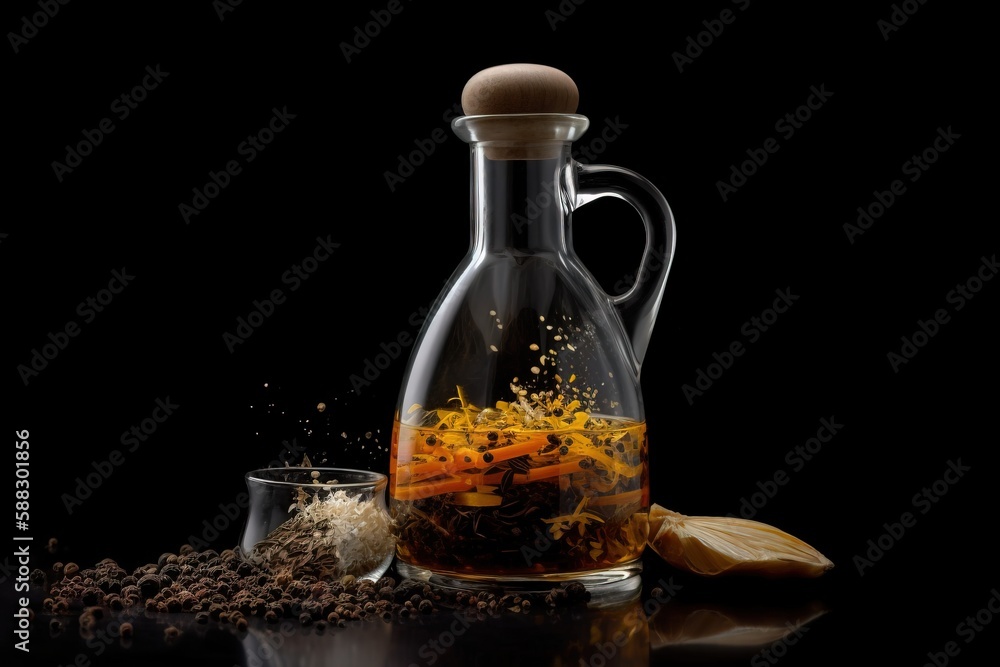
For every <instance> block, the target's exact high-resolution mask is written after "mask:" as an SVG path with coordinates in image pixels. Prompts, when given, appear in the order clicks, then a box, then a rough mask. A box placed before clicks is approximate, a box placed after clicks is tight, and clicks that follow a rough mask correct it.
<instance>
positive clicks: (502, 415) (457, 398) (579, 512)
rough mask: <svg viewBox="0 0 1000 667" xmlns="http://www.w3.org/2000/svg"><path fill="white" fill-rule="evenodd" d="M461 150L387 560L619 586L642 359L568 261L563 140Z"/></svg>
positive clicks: (632, 556) (639, 475)
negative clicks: (467, 169) (460, 248)
mask: <svg viewBox="0 0 1000 667" xmlns="http://www.w3.org/2000/svg"><path fill="white" fill-rule="evenodd" d="M483 118H485V117H483ZM579 118H581V117H575V116H574V117H569V119H567V120H565V121H562V122H565V123H567V124H569V125H572V123H574V122H577V123H578V120H577V119H579ZM584 120H585V119H584ZM546 122H549V123H551V124H553V125H554V126H558V123H559V122H560V119H546ZM470 123H471V121H470ZM584 127H585V125H584ZM475 129H476V128H475V127H473V132H474V131H475ZM570 130H572V127H571V128H570ZM460 134H461V132H460ZM570 136H571V135H570ZM470 143H471V144H472V216H471V217H472V242H471V246H470V250H469V253H468V255H467V256H466V258H465V260H464V261H463V262H462V264H461V265H460V266H459V267H458V269H457V270H456V271H455V273H454V274H453V276H452V278H451V280H450V281H449V283H448V285H447V286H446V288H445V289H444V291H443V292H442V294H441V296H440V297H439V299H438V301H437V302H436V303H435V306H434V307H433V308H432V311H431V313H430V314H429V315H428V318H427V320H426V321H425V323H424V328H423V330H422V331H421V333H420V336H419V337H418V339H417V341H416V344H415V346H414V349H413V352H412V354H411V357H410V362H409V363H410V365H409V368H408V369H407V373H406V377H405V381H404V386H403V388H402V391H401V395H400V401H399V405H398V408H397V413H396V415H395V424H394V428H393V434H392V449H391V464H390V471H389V476H390V484H389V488H390V499H391V500H390V508H391V511H392V512H393V515H394V517H395V519H396V521H397V524H398V527H399V533H398V535H399V539H398V547H397V559H398V563H399V565H400V567H401V570H402V571H403V572H404V573H406V574H410V575H416V576H419V575H424V576H425V577H426V576H436V577H437V578H438V579H455V580H460V581H462V582H463V584H467V583H468V582H474V581H481V582H484V583H488V584H489V583H505V584H517V585H524V586H529V587H530V586H531V584H532V583H537V584H539V585H540V586H547V587H551V586H552V583H553V582H554V581H559V580H577V581H581V580H582V581H585V582H586V581H589V582H595V583H613V582H616V581H622V580H625V579H629V578H631V577H633V576H634V575H635V574H637V573H638V571H639V569H640V566H639V558H640V556H641V554H642V551H643V549H644V546H645V543H646V533H647V526H646V512H647V510H648V507H649V474H648V468H649V466H648V455H649V447H648V442H647V436H646V424H645V414H644V408H643V403H642V394H641V391H640V389H639V368H640V359H639V357H638V356H637V354H636V351H635V345H634V343H635V340H634V332H630V331H629V327H628V324H627V322H626V321H625V320H623V318H622V316H621V309H620V308H619V307H618V306H617V305H616V303H615V298H614V297H610V296H609V295H607V294H606V293H605V292H604V291H603V290H602V289H601V288H600V286H599V285H598V283H597V281H596V280H595V279H594V278H593V276H592V275H591V274H590V273H589V272H588V271H587V269H586V268H585V267H584V266H583V265H582V263H581V262H580V261H579V259H578V258H577V257H576V255H575V254H574V252H573V250H572V242H571V238H572V234H571V226H570V220H571V215H570V214H571V211H572V210H573V209H574V208H575V207H576V206H577V205H579V202H580V201H581V200H582V197H581V192H583V190H582V189H581V183H580V179H579V176H580V173H581V168H582V167H581V165H579V164H577V163H576V162H575V161H574V160H573V159H572V157H571V155H570V148H571V142H570V140H569V139H565V140H559V141H549V142H541V143H540V144H539V145H537V146H534V147H529V149H528V150H523V147H522V146H520V145H516V144H515V145H511V144H507V143H497V142H491V141H477V140H475V136H473V138H472V140H471V141H470ZM602 187H603V186H602ZM671 241H672V237H671ZM661 278H662V279H665V272H664V275H663V276H662V277H661ZM662 279H661V280H660V282H659V287H658V289H659V290H660V292H662ZM653 287H654V289H656V286H655V285H654V286H653ZM644 289H645V291H647V292H648V290H649V286H646V287H645V288H644ZM633 296H635V295H633ZM642 296H643V298H642V299H638V298H636V301H641V302H642V303H644V304H645V311H644V312H646V315H648V312H647V311H648V309H649V307H650V304H649V295H648V294H643V295H642ZM658 301H659V295H658V294H657V295H655V302H656V303H655V304H653V309H654V310H655V306H656V305H658ZM639 310H643V308H639ZM640 319H641V318H640ZM643 350H644V344H643Z"/></svg>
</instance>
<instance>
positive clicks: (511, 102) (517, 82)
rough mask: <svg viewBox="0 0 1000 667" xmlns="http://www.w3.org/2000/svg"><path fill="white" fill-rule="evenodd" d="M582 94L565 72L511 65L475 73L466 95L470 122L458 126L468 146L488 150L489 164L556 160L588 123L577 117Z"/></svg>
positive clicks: (464, 102) (462, 121)
mask: <svg viewBox="0 0 1000 667" xmlns="http://www.w3.org/2000/svg"><path fill="white" fill-rule="evenodd" d="M579 101H580V94H579V91H578V90H577V87H576V83H575V82H574V81H573V79H571V78H570V77H569V76H568V75H567V74H566V73H565V72H563V71H561V70H558V69H556V68H554V67H549V66H547V65H536V64H532V63H512V64H508V65H497V66H495V67H489V68H487V69H484V70H482V71H480V72H477V73H476V74H475V75H474V76H473V77H472V78H470V79H469V80H468V82H467V83H466V84H465V88H464V89H463V90H462V110H463V111H464V112H465V114H466V116H465V117H463V118H458V119H456V120H455V121H454V123H453V127H454V128H455V131H456V132H457V133H458V134H459V136H461V137H462V138H463V140H465V141H470V140H474V141H479V142H481V143H484V144H485V153H486V157H487V158H489V159H491V160H537V159H547V158H552V157H557V156H558V155H559V154H560V150H561V142H566V141H572V140H574V139H576V138H578V137H579V135H580V134H582V133H583V132H584V131H585V130H586V128H587V125H588V124H589V122H588V121H587V119H586V118H585V117H583V116H579V115H576V109H577V105H578V104H579Z"/></svg>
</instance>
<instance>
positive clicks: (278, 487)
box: [240, 467, 396, 581]
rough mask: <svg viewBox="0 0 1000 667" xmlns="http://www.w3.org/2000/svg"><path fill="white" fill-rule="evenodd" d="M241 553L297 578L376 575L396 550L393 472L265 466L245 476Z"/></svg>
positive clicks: (373, 578) (334, 578)
mask: <svg viewBox="0 0 1000 667" xmlns="http://www.w3.org/2000/svg"><path fill="white" fill-rule="evenodd" d="M245 479H246V483H247V488H248V489H249V491H250V507H249V514H248V516H247V522H246V525H245V526H244V528H243V534H242V536H241V537H240V551H241V555H242V557H243V558H244V559H245V560H247V561H248V562H250V563H253V564H255V565H258V566H260V567H264V568H266V569H268V570H270V571H271V572H273V573H278V574H280V573H282V572H287V573H288V574H289V575H291V576H292V578H294V579H298V578H300V577H302V576H306V575H313V576H316V577H317V578H319V579H321V580H324V581H335V580H340V579H342V578H344V577H345V576H348V575H350V576H353V577H355V578H356V579H367V580H370V581H377V580H378V579H379V578H380V577H382V576H383V575H384V574H385V572H386V571H387V570H388V569H389V566H390V565H391V563H392V559H393V556H394V555H395V551H396V538H395V531H394V525H393V521H392V519H391V518H390V516H389V513H388V510H387V508H386V486H387V483H388V478H387V476H386V475H384V474H382V473H378V472H372V471H368V470H350V469H344V468H307V467H288V468H263V469H259V470H252V471H250V472H248V473H247V474H246V475H245Z"/></svg>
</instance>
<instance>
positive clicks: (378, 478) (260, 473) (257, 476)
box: [243, 466, 389, 489]
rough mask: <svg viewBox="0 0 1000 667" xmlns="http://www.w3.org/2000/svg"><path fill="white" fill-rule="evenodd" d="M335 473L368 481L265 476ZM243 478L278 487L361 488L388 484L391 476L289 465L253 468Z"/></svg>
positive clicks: (354, 469)
mask: <svg viewBox="0 0 1000 667" xmlns="http://www.w3.org/2000/svg"><path fill="white" fill-rule="evenodd" d="M314 471H315V472H319V473H333V474H344V475H356V476H360V477H367V478H368V479H367V480H366V481H361V482H336V483H334V482H318V483H313V482H312V481H309V482H305V481H303V482H288V481H284V480H278V479H268V478H266V477H264V475H265V474H267V473H279V472H284V473H287V472H290V473H312V472H314ZM243 478H244V479H245V480H246V481H247V482H257V483H260V484H267V485H270V486H277V487H302V486H307V487H314V488H317V489H361V488H377V487H379V486H380V485H384V484H387V483H388V481H389V476H388V475H386V474H385V473H381V472H376V471H374V470H362V469H359V468H324V467H321V466H320V467H316V466H312V467H307V466H288V467H286V468H257V469H256V470H251V471H249V472H247V473H246V474H244V475H243Z"/></svg>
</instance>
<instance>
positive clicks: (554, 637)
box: [31, 558, 836, 667]
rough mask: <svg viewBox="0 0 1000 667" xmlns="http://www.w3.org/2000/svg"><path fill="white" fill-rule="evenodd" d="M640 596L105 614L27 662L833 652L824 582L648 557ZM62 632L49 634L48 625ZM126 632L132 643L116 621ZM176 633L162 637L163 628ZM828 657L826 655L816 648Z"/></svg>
mask: <svg viewBox="0 0 1000 667" xmlns="http://www.w3.org/2000/svg"><path fill="white" fill-rule="evenodd" d="M643 580H644V588H643V590H642V593H641V595H640V597H638V598H636V599H634V600H632V601H630V602H627V603H623V604H620V605H615V606H611V607H604V608H591V607H584V606H577V607H563V608H542V609H538V608H533V609H532V610H530V611H529V612H522V613H513V612H506V613H503V614H500V615H497V616H489V615H483V614H476V613H474V612H471V611H468V610H466V609H456V608H447V607H441V608H440V609H439V610H438V611H437V612H435V613H431V614H417V615H415V616H412V617H409V618H393V619H391V620H383V619H381V618H375V617H371V618H369V619H367V620H362V621H353V622H348V623H347V624H346V625H345V627H336V626H330V625H328V626H326V627H322V626H316V625H314V626H307V627H304V626H302V625H301V624H300V623H298V622H297V621H295V620H291V619H285V620H282V621H281V622H279V623H276V624H266V623H265V622H264V621H263V620H262V619H259V618H252V617H251V618H250V619H249V621H250V625H249V627H248V628H247V629H246V630H245V631H240V630H237V629H236V628H235V627H233V626H232V625H231V624H227V623H221V622H216V621H209V622H208V623H206V624H199V623H196V622H195V620H194V616H193V615H192V614H159V613H152V612H146V611H144V610H138V611H133V612H116V613H110V614H109V615H108V616H106V617H105V618H104V619H102V620H101V621H100V622H99V623H98V624H97V625H95V626H94V627H92V628H90V629H84V628H81V626H80V624H79V620H78V618H76V617H53V616H51V615H46V614H41V615H39V616H38V617H37V618H36V619H35V623H34V626H33V628H32V633H33V635H32V636H33V638H34V640H35V641H33V651H32V654H31V662H32V663H34V664H44V665H70V664H76V665H84V664H101V665H105V664H107V665H112V664H113V665H117V664H129V665H132V664H136V665H138V664H143V665H146V664H149V665H201V664H205V665H240V666H246V667H265V666H267V667H279V666H280V667H285V666H289V665H296V666H301V667H308V666H313V665H315V666H320V665H334V664H336V665H403V666H405V667H409V666H411V665H421V666H423V665H426V666H430V665H519V664H524V665H553V666H556V665H559V666H562V665H567V666H569V665H573V666H579V665H584V666H586V665H591V666H593V667H601V666H606V665H629V666H645V665H659V664H671V665H685V664H692V665H695V664H747V663H748V662H749V663H750V664H752V665H764V664H775V663H776V661H777V660H778V659H781V660H782V664H787V665H792V664H818V662H817V660H818V655H819V654H818V650H819V649H820V648H821V647H824V646H826V647H829V646H831V645H833V644H835V643H836V639H835V637H834V636H833V635H832V634H831V632H832V631H834V626H833V625H832V624H831V623H830V622H829V618H828V615H829V613H830V612H831V611H832V610H833V609H834V608H835V607H836V604H835V603H833V602H831V601H830V600H829V598H830V597H831V596H830V591H829V588H830V587H829V586H828V585H825V584H824V583H823V582H813V581H810V582H784V581H783V582H761V581H739V580H732V581H729V582H720V581H706V580H699V579H695V578H692V577H689V576H687V575H682V574H680V573H678V572H676V571H673V570H671V569H669V568H668V567H666V566H661V565H659V564H657V563H656V562H655V561H652V559H648V558H647V565H646V570H645V572H644V573H643ZM54 619H56V620H58V621H59V622H60V623H61V624H62V626H63V627H62V628H61V629H60V630H58V631H54V630H52V629H51V628H50V622H51V621H52V620H54ZM125 621H128V622H131V623H132V624H133V626H134V636H133V638H132V639H131V641H127V642H126V641H124V640H123V639H122V638H121V632H120V626H121V623H123V622H125ZM171 626H173V627H174V628H177V629H178V630H180V634H179V636H178V637H177V638H176V639H173V640H170V639H168V638H167V632H168V628H169V627H171ZM826 653H827V657H829V656H830V655H831V654H830V652H829V650H828V649H827V651H826Z"/></svg>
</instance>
